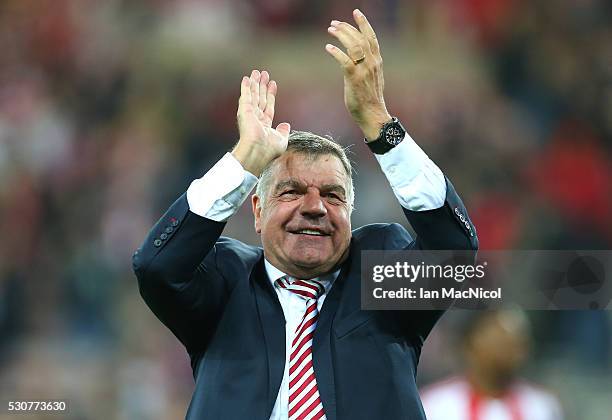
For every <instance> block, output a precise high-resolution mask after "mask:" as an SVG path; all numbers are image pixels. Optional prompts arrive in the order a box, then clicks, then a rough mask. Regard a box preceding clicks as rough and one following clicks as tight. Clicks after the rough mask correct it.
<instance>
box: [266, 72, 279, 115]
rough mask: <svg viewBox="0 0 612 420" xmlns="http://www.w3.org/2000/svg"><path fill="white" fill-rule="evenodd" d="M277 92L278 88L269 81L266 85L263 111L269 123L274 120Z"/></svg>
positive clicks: (272, 81)
mask: <svg viewBox="0 0 612 420" xmlns="http://www.w3.org/2000/svg"><path fill="white" fill-rule="evenodd" d="M277 90H278V86H277V85H276V82H275V81H274V80H271V81H270V83H268V97H267V98H266V109H264V114H265V115H266V116H267V117H268V118H270V122H272V120H274V103H275V102H276V92H277Z"/></svg>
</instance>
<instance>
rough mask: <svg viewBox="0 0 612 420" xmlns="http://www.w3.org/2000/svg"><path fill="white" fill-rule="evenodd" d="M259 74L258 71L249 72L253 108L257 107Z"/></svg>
mask: <svg viewBox="0 0 612 420" xmlns="http://www.w3.org/2000/svg"><path fill="white" fill-rule="evenodd" d="M260 77H261V74H260V73H259V70H253V71H252V72H251V104H253V106H254V107H258V106H259V78H260Z"/></svg>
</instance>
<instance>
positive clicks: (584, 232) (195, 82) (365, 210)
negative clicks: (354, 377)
mask: <svg viewBox="0 0 612 420" xmlns="http://www.w3.org/2000/svg"><path fill="white" fill-rule="evenodd" d="M354 7H360V9H361V10H362V11H363V12H364V13H365V14H366V15H367V16H368V17H369V19H370V22H371V23H372V25H373V26H374V29H375V30H376V31H377V34H378V37H379V39H380V43H381V48H382V54H383V58H384V60H385V81H386V90H385V96H386V100H387V106H388V108H389V110H390V112H391V113H392V114H394V115H398V116H399V117H400V118H401V119H402V121H403V122H404V125H405V126H406V127H407V129H408V130H409V132H410V134H411V135H412V137H413V138H414V139H415V140H416V141H417V143H419V144H420V145H421V146H422V147H423V149H424V150H425V151H426V152H427V153H428V154H429V155H430V157H432V158H433V160H434V161H435V162H437V163H438V165H439V166H440V167H441V168H442V170H443V171H444V172H445V174H446V175H447V176H448V177H449V178H450V179H451V180H452V181H453V183H454V185H455V187H456V188H457V190H458V191H459V192H460V194H461V195H462V198H463V199H464V202H465V204H466V206H467V208H468V209H469V211H470V214H471V216H472V219H473V221H474V223H475V225H476V228H477V230H478V233H479V238H480V244H481V249H610V247H611V245H612V223H611V222H610V217H611V215H612V182H611V181H612V3H610V2H609V1H606V0H580V1H578V0H556V1H553V0H548V1H544V0H535V1H526V0H414V1H402V2H400V1H396V0H378V1H360V2H349V1H347V0H340V1H320V0H310V1H305V0H242V1H241V0H231V1H221V0H106V1H95V0H2V1H1V2H0V51H1V53H0V232H2V240H1V241H0V401H3V400H6V399H12V398H14V399H18V398H21V399H35V398H46V399H51V398H58V399H62V398H63V399H67V400H68V401H69V405H70V415H69V417H68V418H71V419H111V418H117V419H169V418H182V417H183V416H184V413H185V409H186V406H187V404H188V401H189V398H190V396H191V391H192V385H193V379H192V377H191V372H190V368H189V365H188V360H187V356H186V354H185V352H184V350H183V349H182V348H181V347H180V346H179V344H178V341H176V340H175V339H174V338H173V337H172V336H171V334H170V333H169V332H168V331H166V330H165V329H164V328H163V326H161V324H160V323H159V322H158V321H157V320H156V319H155V318H154V316H153V315H152V314H151V313H150V312H149V311H148V309H147V308H146V307H145V305H144V303H143V302H142V300H141V299H140V297H139V295H138V290H137V287H136V280H135V278H134V276H133V274H132V272H131V255H132V252H133V251H134V250H135V249H136V247H137V246H138V245H139V243H140V242H141V241H142V240H143V239H144V236H145V234H146V232H147V231H148V229H149V228H150V227H151V226H152V225H153V223H154V222H155V221H156V220H157V218H158V217H159V216H160V215H161V214H162V212H163V211H164V210H165V208H167V207H168V206H169V204H170V203H171V202H172V201H173V200H174V199H175V198H176V197H178V196H179V195H180V194H181V193H182V192H184V191H185V190H186V188H187V186H188V185H189V183H190V181H191V180H192V179H194V178H196V177H199V176H201V175H202V174H203V173H204V172H205V171H206V170H207V169H208V168H209V167H210V166H211V165H212V164H213V163H214V162H215V161H216V160H218V159H219V158H220V157H221V156H222V155H223V154H224V153H225V152H226V151H228V150H229V149H230V148H231V147H232V145H233V144H234V143H235V142H236V140H237V135H238V133H237V129H236V123H235V115H236V108H237V99H238V96H239V84H240V79H241V77H242V76H243V75H246V74H248V73H249V72H250V70H251V69H253V68H258V69H267V70H269V71H270V72H271V74H272V77H273V78H274V79H275V80H277V82H278V85H279V94H278V98H277V117H276V120H277V121H278V122H281V121H289V122H290V123H291V124H292V127H293V128H295V129H301V130H310V131H314V132H317V133H320V134H329V135H332V136H333V137H334V138H335V139H336V140H338V141H339V142H340V143H342V144H343V145H347V146H348V145H353V146H351V148H350V150H351V157H352V159H353V161H354V162H355V166H356V173H355V185H356V201H355V206H356V210H355V212H354V214H353V225H354V226H360V225H362V224H365V223H369V222H384V221H389V222H390V221H397V222H403V217H402V213H401V210H400V208H399V205H398V204H397V203H396V201H395V199H394V198H393V194H392V192H391V190H390V188H389V187H388V185H387V184H386V181H385V180H384V177H383V176H382V174H381V173H380V170H379V168H378V166H377V164H376V161H375V160H374V159H373V158H372V157H371V156H370V153H369V151H368V150H367V148H365V147H363V145H362V140H361V135H360V133H359V131H358V129H357V128H356V126H355V125H354V124H353V123H352V122H351V120H350V117H349V115H348V113H347V112H346V110H345V109H344V104H343V98H342V76H341V72H340V69H339V68H338V67H337V65H336V63H335V62H334V60H333V59H332V58H331V57H329V56H328V55H327V54H326V52H325V51H324V46H325V44H326V43H327V42H333V39H332V38H331V37H329V36H328V35H327V31H326V28H327V26H328V23H329V20H331V19H332V18H336V19H339V20H347V21H350V19H351V18H350V16H351V12H352V10H353V8H354ZM372 197H376V199H375V200H373V199H372ZM225 234H226V235H228V236H233V237H236V238H239V239H242V240H244V241H245V242H249V243H254V244H255V243H258V238H257V236H256V234H255V232H254V230H253V227H252V218H251V216H250V210H249V209H248V208H247V206H245V208H243V209H242V210H241V212H240V213H239V214H238V215H236V216H235V217H234V218H232V219H231V220H230V222H229V223H228V225H227V227H226V230H225ZM528 316H529V318H530V322H531V325H532V331H531V334H532V338H533V351H532V359H531V361H530V362H529V363H528V365H527V368H526V372H525V374H526V375H527V376H528V377H530V378H532V379H534V380H535V381H536V382H538V383H540V384H542V385H545V386H548V387H549V389H551V390H552V391H553V392H556V393H557V394H558V395H559V396H560V397H561V403H562V405H563V406H564V410H565V411H566V412H567V413H568V418H577V416H578V414H577V413H580V416H581V418H583V419H585V420H590V419H593V420H601V419H604V418H608V417H606V416H607V415H609V413H610V412H611V411H612V407H611V402H610V400H609V395H610V389H612V379H611V378H612V366H611V365H612V349H611V347H612V333H611V331H612V316H611V315H610V312H609V311H590V312H573V311H566V312H560V311H559V312H534V313H530V314H528ZM461 318H462V314H461V313H460V312H453V313H449V314H447V315H446V316H445V317H444V319H443V321H442V323H441V324H440V326H439V327H438V328H436V329H435V331H434V333H433V334H432V336H431V339H430V340H429V342H428V344H427V346H426V349H425V350H424V352H423V356H422V364H421V367H420V372H419V375H420V380H421V381H422V382H423V384H426V383H428V382H431V381H434V380H436V379H438V378H440V377H442V376H444V375H447V374H449V373H452V372H453V370H454V369H456V368H457V363H458V361H457V360H456V359H455V356H454V355H455V353H456V351H455V345H456V344H454V342H455V341H454V340H455V339H456V338H457V337H456V335H457V333H456V331H457V330H458V329H457V328H456V322H459V321H457V319H461ZM606 413H608V414H606ZM1 416H2V414H0V418H1Z"/></svg>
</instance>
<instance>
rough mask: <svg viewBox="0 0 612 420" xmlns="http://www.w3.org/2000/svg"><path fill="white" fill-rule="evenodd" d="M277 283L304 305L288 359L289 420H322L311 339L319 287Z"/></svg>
mask: <svg viewBox="0 0 612 420" xmlns="http://www.w3.org/2000/svg"><path fill="white" fill-rule="evenodd" d="M277 283H278V285H279V286H280V287H282V288H283V289H287V290H289V291H290V292H293V293H295V294H296V295H298V296H300V297H302V298H303V299H304V300H305V302H306V310H305V311H304V317H303V318H302V321H301V322H300V324H299V325H298V327H297V329H296V330H295V337H294V338H293V341H292V344H291V355H290V356H289V420H319V419H325V418H326V417H325V411H323V403H322V402H321V396H320V395H319V388H318V387H317V380H316V378H315V373H314V369H313V366H312V338H313V336H314V331H315V328H316V327H317V320H318V319H319V310H318V309H317V298H318V297H319V295H320V294H321V293H323V291H324V288H323V285H322V284H321V283H319V282H318V281H315V280H295V281H293V282H290V281H289V280H287V278H285V277H283V278H280V279H278V280H277Z"/></svg>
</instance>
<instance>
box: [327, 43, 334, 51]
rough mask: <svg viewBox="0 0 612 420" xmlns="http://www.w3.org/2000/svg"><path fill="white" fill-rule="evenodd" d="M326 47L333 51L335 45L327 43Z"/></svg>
mask: <svg viewBox="0 0 612 420" xmlns="http://www.w3.org/2000/svg"><path fill="white" fill-rule="evenodd" d="M325 49H326V50H328V51H331V50H333V49H334V46H333V45H332V44H327V45H325Z"/></svg>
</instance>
